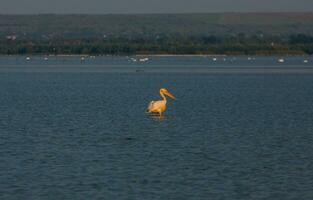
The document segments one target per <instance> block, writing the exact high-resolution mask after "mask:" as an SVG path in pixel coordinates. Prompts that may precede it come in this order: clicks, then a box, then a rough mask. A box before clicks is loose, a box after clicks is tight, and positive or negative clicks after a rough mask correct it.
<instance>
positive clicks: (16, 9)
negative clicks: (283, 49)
mask: <svg viewBox="0 0 313 200" xmlns="http://www.w3.org/2000/svg"><path fill="white" fill-rule="evenodd" d="M225 11H226V12H230V11H243V12H249V11H251V12H253V11H313V0H0V14H39V13H101V14H108V13H185V12H225Z"/></svg>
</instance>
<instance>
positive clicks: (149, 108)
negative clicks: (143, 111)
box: [147, 101, 154, 112]
mask: <svg viewBox="0 0 313 200" xmlns="http://www.w3.org/2000/svg"><path fill="white" fill-rule="evenodd" d="M153 104H154V101H151V102H150V103H149V105H148V108H147V111H148V112H149V111H150V110H151V108H152V107H153Z"/></svg>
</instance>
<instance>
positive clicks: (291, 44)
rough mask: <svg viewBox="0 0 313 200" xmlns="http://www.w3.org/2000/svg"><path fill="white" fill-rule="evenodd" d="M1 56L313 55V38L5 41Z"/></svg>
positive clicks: (119, 38)
mask: <svg viewBox="0 0 313 200" xmlns="http://www.w3.org/2000/svg"><path fill="white" fill-rule="evenodd" d="M0 54H3V55H12V54H20V55H22V54H56V55H57V54H90V55H132V54H226V55H274V54H284V55H286V54H290V55H296V54H313V36H311V35H306V34H295V35H290V36H284V37H280V36H263V35H249V36H247V35H245V34H244V33H240V34H237V35H235V36H227V37H225V36H216V35H208V36H187V37H184V36H179V35H169V36H163V37H151V38H149V37H136V38H134V37H133V38H127V37H116V38H85V39H84V38H82V39H65V38H54V39H49V40H42V39H41V40H36V39H16V40H10V39H2V40H0Z"/></svg>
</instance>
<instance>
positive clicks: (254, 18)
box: [0, 12, 313, 40]
mask: <svg viewBox="0 0 313 200" xmlns="http://www.w3.org/2000/svg"><path fill="white" fill-rule="evenodd" d="M238 34H246V35H258V36H260V35H261V36H263V35H264V36H266V35H271V36H280V37H284V36H286V37H287V36H289V35H292V34H306V35H313V12H309V13H211V14H138V15H136V14H132V15H54V14H43V15H0V38H5V37H10V36H16V38H17V39H20V38H23V39H30V38H31V39H38V40H49V39H54V38H64V39H77V38H127V39H132V38H155V37H167V36H176V35H177V36H208V35H219V36H231V35H238Z"/></svg>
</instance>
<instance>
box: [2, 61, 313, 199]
mask: <svg viewBox="0 0 313 200" xmlns="http://www.w3.org/2000/svg"><path fill="white" fill-rule="evenodd" d="M231 59H233V61H232V60H231ZM251 59H252V58H251ZM303 59H304V58H303V57H289V58H285V63H277V58H274V57H257V58H255V60H248V58H247V57H236V58H235V57H231V58H228V57H226V60H224V57H219V58H218V60H217V61H212V58H210V57H209V58H208V57H159V58H150V60H149V61H148V62H145V63H139V62H132V61H129V58H124V57H101V58H95V59H91V58H86V59H85V60H83V61H82V60H81V58H77V57H71V58H67V57H64V58H59V57H49V59H48V60H44V59H43V58H42V57H34V58H31V59H30V60H29V61H27V60H25V57H0V199H6V200H11V199H33V200H37V199H38V200H42V199H74V200H76V199H139V200H142V199H178V200H181V199H194V200H199V199H204V200H206V199H282V200H286V199H313V189H312V187H313V156H312V155H313V73H312V71H313V66H312V59H311V58H308V59H309V62H308V63H303ZM161 87H164V88H167V89H168V90H169V91H170V92H172V93H173V94H174V95H175V96H176V97H177V101H175V102H174V101H172V100H169V102H168V110H167V111H166V112H165V116H164V117H163V118H159V117H157V116H150V115H148V114H146V113H145V109H146V107H147V105H148V103H149V102H150V101H151V100H158V99H160V96H159V89H160V88H161Z"/></svg>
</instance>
